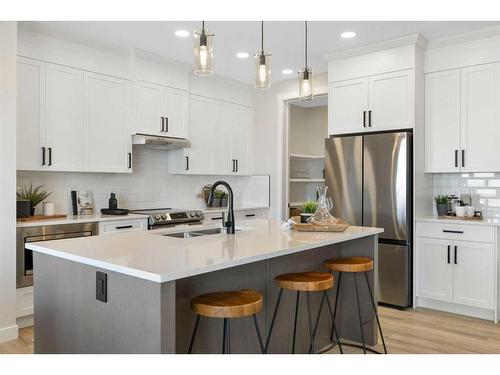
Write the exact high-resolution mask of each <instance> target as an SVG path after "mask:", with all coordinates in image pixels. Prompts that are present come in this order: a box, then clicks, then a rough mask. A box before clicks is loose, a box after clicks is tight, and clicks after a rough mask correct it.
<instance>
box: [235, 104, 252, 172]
mask: <svg viewBox="0 0 500 375" xmlns="http://www.w3.org/2000/svg"><path fill="white" fill-rule="evenodd" d="M232 111H233V113H234V122H233V124H232V127H231V154H232V158H231V160H232V162H231V167H232V168H231V172H232V174H243V175H244V174H248V173H249V172H250V165H249V164H250V158H249V157H248V149H249V138H250V129H251V128H252V111H251V110H250V108H248V107H245V106H241V105H236V104H235V105H233V109H232Z"/></svg>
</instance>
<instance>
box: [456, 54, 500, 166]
mask: <svg viewBox="0 0 500 375" xmlns="http://www.w3.org/2000/svg"><path fill="white" fill-rule="evenodd" d="M461 94H462V123H461V143H462V152H461V167H462V168H461V170H462V171H463V172H498V171H500V147H499V145H498V141H499V140H500V63H492V64H484V65H478V66H473V67H469V68H464V69H462V90H461Z"/></svg>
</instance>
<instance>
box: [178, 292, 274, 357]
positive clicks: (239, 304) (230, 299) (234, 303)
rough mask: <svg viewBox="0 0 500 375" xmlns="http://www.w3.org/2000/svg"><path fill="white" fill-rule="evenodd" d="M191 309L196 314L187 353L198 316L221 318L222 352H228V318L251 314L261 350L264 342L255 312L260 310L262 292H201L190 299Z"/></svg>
mask: <svg viewBox="0 0 500 375" xmlns="http://www.w3.org/2000/svg"><path fill="white" fill-rule="evenodd" d="M191 310H193V312H194V313H195V314H196V323H195V325H194V330H193V335H192V336H191V342H190V344H189V350H188V353H191V352H192V350H193V344H194V339H195V337H196V332H197V330H198V325H199V323H200V317H201V316H205V317H208V318H223V319H224V320H223V334H222V353H223V354H230V353H231V347H230V337H231V333H230V319H232V318H242V317H245V316H250V315H252V316H253V322H254V324H255V330H256V332H257V338H258V339H259V345H260V349H261V351H262V352H264V344H263V342H262V336H261V334H260V329H259V323H258V322H257V316H256V314H257V313H258V312H259V311H260V310H262V294H260V293H259V292H256V291H253V290H237V291H228V292H216V293H208V294H202V295H200V296H198V297H195V298H193V299H192V300H191Z"/></svg>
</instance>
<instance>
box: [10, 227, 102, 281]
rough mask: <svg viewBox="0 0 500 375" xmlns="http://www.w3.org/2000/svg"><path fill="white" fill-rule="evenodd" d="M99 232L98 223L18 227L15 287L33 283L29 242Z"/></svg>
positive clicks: (87, 235) (86, 235) (82, 235)
mask: <svg viewBox="0 0 500 375" xmlns="http://www.w3.org/2000/svg"><path fill="white" fill-rule="evenodd" d="M97 234H99V223H98V222H94V223H77V224H58V225H37V226H29V227H18V228H17V231H16V248H17V249H16V258H17V260H16V263H17V265H16V287H17V288H24V287H27V286H31V285H33V252H32V251H31V250H28V249H26V247H25V245H26V244H27V243H29V242H41V241H54V240H62V239H65V238H77V237H89V236H95V235H97Z"/></svg>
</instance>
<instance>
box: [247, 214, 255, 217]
mask: <svg viewBox="0 0 500 375" xmlns="http://www.w3.org/2000/svg"><path fill="white" fill-rule="evenodd" d="M254 216H255V214H245V217H254Z"/></svg>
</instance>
